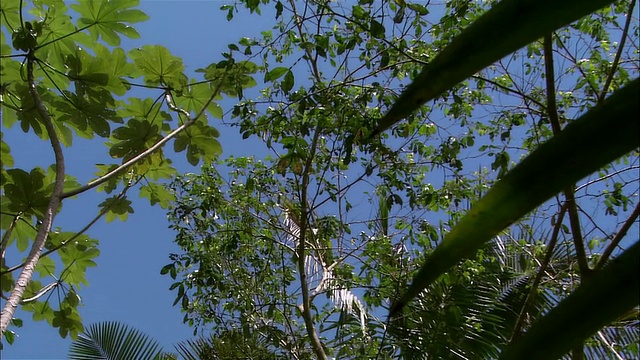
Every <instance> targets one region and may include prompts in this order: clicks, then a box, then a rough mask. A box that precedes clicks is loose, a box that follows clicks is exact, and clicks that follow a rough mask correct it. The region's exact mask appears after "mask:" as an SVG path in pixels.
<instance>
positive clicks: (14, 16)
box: [0, 0, 26, 61]
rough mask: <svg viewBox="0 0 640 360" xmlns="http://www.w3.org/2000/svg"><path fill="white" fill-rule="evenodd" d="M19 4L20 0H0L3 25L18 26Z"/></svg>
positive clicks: (11, 28)
mask: <svg viewBox="0 0 640 360" xmlns="http://www.w3.org/2000/svg"><path fill="white" fill-rule="evenodd" d="M21 4H22V2H21V1H20V0H2V2H0V18H1V19H2V25H3V26H5V25H6V26H7V27H8V28H9V29H10V30H13V29H16V28H18V27H20V11H21V10H20V5H21ZM24 5H26V4H24ZM24 5H23V6H24ZM3 61H4V59H3Z"/></svg>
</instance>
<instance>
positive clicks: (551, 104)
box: [543, 34, 591, 277]
mask: <svg viewBox="0 0 640 360" xmlns="http://www.w3.org/2000/svg"><path fill="white" fill-rule="evenodd" d="M552 42H553V40H552V35H551V34H549V35H546V36H545V37H544V41H543V46H544V67H545V79H546V85H547V115H548V116H549V122H550V123H551V128H552V130H553V134H554V135H557V134H558V133H560V131H561V128H560V120H559V119H558V109H557V107H556V91H555V84H554V81H555V75H554V71H553V49H552ZM563 192H564V196H565V198H566V201H567V205H568V208H567V211H568V212H569V224H570V227H571V234H572V235H573V245H574V247H575V249H576V257H577V260H578V268H579V269H580V275H581V276H583V277H588V276H589V275H590V274H591V269H590V268H589V263H588V261H587V253H586V251H585V248H584V240H583V238H582V230H581V229H580V218H579V217H578V206H577V204H576V198H575V195H574V194H575V193H574V192H575V186H574V185H570V186H566V187H565V188H564V190H563Z"/></svg>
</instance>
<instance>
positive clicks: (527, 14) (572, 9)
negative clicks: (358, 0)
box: [372, 0, 613, 136]
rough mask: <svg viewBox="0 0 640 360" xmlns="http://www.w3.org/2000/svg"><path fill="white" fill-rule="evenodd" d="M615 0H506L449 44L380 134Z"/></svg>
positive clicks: (398, 103) (402, 99)
mask: <svg viewBox="0 0 640 360" xmlns="http://www.w3.org/2000/svg"><path fill="white" fill-rule="evenodd" d="M612 2H613V1H612V0H593V1H587V2H585V1H582V0H565V1H561V2H558V1H554V0H503V1H500V2H498V3H496V4H495V5H494V6H493V7H492V8H491V10H489V11H488V12H487V13H485V14H484V15H482V16H481V17H480V18H479V19H478V20H477V21H475V22H474V23H473V24H471V25H470V26H469V27H468V28H466V29H465V30H464V31H463V32H462V33H461V34H460V35H459V36H457V37H456V38H454V39H453V40H452V42H451V44H450V45H449V46H447V47H445V48H444V49H443V50H442V51H441V52H440V53H439V54H438V55H437V56H436V57H435V58H434V59H433V60H432V61H431V62H430V63H429V64H428V65H426V66H425V67H424V69H423V70H422V72H421V73H420V75H418V77H417V78H416V79H415V80H414V81H413V82H412V83H411V84H410V85H409V86H408V87H407V89H406V90H405V91H404V92H403V93H402V95H400V98H398V100H397V101H396V102H395V103H394V104H393V106H392V108H391V110H389V112H388V113H387V114H386V115H385V116H384V117H382V118H381V119H380V120H379V121H378V126H377V128H376V129H375V131H374V133H373V134H372V136H373V135H376V134H380V133H381V132H383V131H385V130H386V129H388V128H389V127H391V126H392V125H393V124H395V123H397V122H398V121H400V120H402V119H403V118H404V117H406V116H408V115H410V114H411V113H412V112H413V111H415V110H416V109H417V108H418V107H419V106H421V105H422V104H424V103H425V102H427V101H429V100H432V99H434V98H436V97H437V96H439V95H440V94H442V92H444V91H446V90H448V89H450V88H452V87H453V86H455V85H456V84H458V83H459V82H461V81H462V80H464V79H466V78H469V77H470V76H472V75H473V74H475V73H477V72H478V71H480V70H482V69H484V68H485V67H487V66H489V65H491V64H492V63H494V62H496V61H498V60H500V59H501V58H502V57H504V56H506V55H509V54H510V53H512V52H514V51H516V50H518V49H519V48H521V47H523V46H525V45H527V44H529V43H531V42H533V41H535V40H537V39H539V38H541V37H543V36H544V35H546V34H548V33H550V32H552V31H553V30H555V29H557V28H559V27H561V26H564V25H566V24H568V23H570V22H572V21H574V20H577V19H579V18H581V17H583V16H585V15H587V14H589V13H592V12H594V11H596V10H598V9H599V8H602V7H604V6H606V5H607V4H610V3H612Z"/></svg>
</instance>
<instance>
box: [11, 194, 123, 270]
mask: <svg viewBox="0 0 640 360" xmlns="http://www.w3.org/2000/svg"><path fill="white" fill-rule="evenodd" d="M130 187H131V186H127V187H125V188H124V189H123V190H122V192H120V194H118V197H117V199H122V198H123V197H124V196H125V194H126V192H127V190H129V188H130ZM114 204H115V202H113V203H110V204H109V205H108V206H105V207H104V208H102V209H101V210H100V211H99V212H98V215H96V216H95V217H94V218H93V219H92V220H91V221H90V222H89V223H88V224H87V225H86V226H85V227H83V228H82V229H80V231H78V232H77V233H75V234H74V235H73V236H71V237H70V238H68V239H67V240H65V241H62V242H61V243H60V244H58V245H57V246H55V247H53V248H51V249H49V250H47V251H45V252H43V253H42V255H40V257H41V258H43V257H45V256H48V255H49V254H51V253H53V252H56V251H58V250H60V249H61V248H63V247H65V246H66V245H67V244H69V243H71V242H72V241H73V240H75V239H77V238H78V237H80V236H81V235H82V234H84V233H85V232H86V231H87V230H89V228H91V227H92V226H93V224H95V223H96V222H97V221H98V220H100V218H101V217H102V216H104V214H106V213H107V212H108V211H109V209H111V207H112V206H113V205H114ZM25 265H26V262H23V263H22V264H18V265H15V266H12V267H10V268H8V269H7V270H5V271H2V272H0V275H2V274H5V273H10V272H14V271H16V270H18V269H20V268H22V267H24V266H25Z"/></svg>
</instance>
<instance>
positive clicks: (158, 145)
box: [62, 71, 226, 199]
mask: <svg viewBox="0 0 640 360" xmlns="http://www.w3.org/2000/svg"><path fill="white" fill-rule="evenodd" d="M224 74H226V71H225V73H224ZM224 74H223V75H222V76H224ZM221 86H222V81H221V82H220V83H219V84H218V86H217V87H216V89H215V90H214V91H213V93H212V94H211V96H210V97H209V99H208V100H207V102H206V103H205V104H204V105H203V107H202V109H201V110H200V112H199V113H198V114H197V115H196V116H194V117H193V118H190V117H189V113H188V112H187V111H186V110H184V109H180V108H178V107H176V106H175V105H174V102H173V97H172V96H171V93H170V92H169V91H167V92H166V93H165V99H166V101H167V105H168V106H169V109H171V110H173V111H175V112H177V113H179V114H181V115H184V116H185V117H186V118H187V119H188V120H187V121H185V122H184V124H182V125H180V126H178V127H177V128H176V129H175V130H173V131H172V132H170V133H169V134H167V136H165V137H164V138H162V139H160V140H159V141H158V142H157V143H155V144H154V145H153V146H151V147H150V148H148V149H147V150H145V151H143V152H142V153H140V154H138V155H137V156H135V157H133V158H132V159H130V160H129V161H127V162H125V163H124V164H122V165H120V166H118V167H117V168H115V169H113V170H112V171H110V172H109V173H107V174H105V175H103V176H101V177H99V178H98V179H96V180H93V181H90V182H88V183H87V184H86V185H83V186H80V187H79V188H76V189H73V190H71V191H68V192H66V193H63V194H62V199H66V198H68V197H71V196H75V195H78V194H80V193H83V192H85V191H87V190H90V189H92V188H94V187H96V186H98V185H100V184H103V183H105V182H107V181H108V180H109V179H111V178H112V177H114V176H116V175H118V174H120V173H122V172H123V171H124V170H127V169H128V168H129V167H131V166H133V165H135V164H136V163H137V162H139V161H141V160H142V159H144V158H146V157H147V156H149V155H151V154H152V153H154V152H155V151H156V150H158V149H160V148H161V147H163V146H164V144H166V143H167V142H168V141H169V140H171V139H173V138H174V137H176V136H177V135H178V134H179V133H180V132H181V131H183V130H184V129H186V128H188V127H189V126H191V125H193V124H194V123H195V122H196V121H198V119H199V118H200V117H201V116H202V114H204V112H205V111H206V109H207V107H208V106H209V104H211V102H212V101H213V99H214V98H215V97H216V96H217V95H218V92H219V90H220V87H221Z"/></svg>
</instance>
